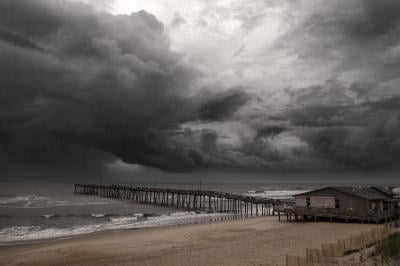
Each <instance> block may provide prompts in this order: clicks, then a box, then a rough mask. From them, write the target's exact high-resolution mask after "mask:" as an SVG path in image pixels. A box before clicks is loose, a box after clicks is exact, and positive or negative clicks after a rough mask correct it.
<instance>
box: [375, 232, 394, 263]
mask: <svg viewBox="0 0 400 266" xmlns="http://www.w3.org/2000/svg"><path fill="white" fill-rule="evenodd" d="M376 253H377V255H380V256H382V258H383V259H384V260H386V261H388V260H391V259H396V260H397V259H400V233H394V234H391V235H390V236H388V237H387V238H385V239H383V240H382V241H381V242H380V243H379V244H378V245H377V246H376Z"/></svg>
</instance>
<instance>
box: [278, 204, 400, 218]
mask: <svg viewBox="0 0 400 266" xmlns="http://www.w3.org/2000/svg"><path fill="white" fill-rule="evenodd" d="M284 212H285V213H294V214H301V215H314V216H327V217H348V218H356V219H365V220H367V219H371V220H382V219H386V218H392V217H396V216H398V212H397V211H396V210H384V211H373V210H369V211H363V210H354V209H353V210H352V209H347V210H343V209H333V208H315V207H299V206H294V207H293V208H285V210H284Z"/></svg>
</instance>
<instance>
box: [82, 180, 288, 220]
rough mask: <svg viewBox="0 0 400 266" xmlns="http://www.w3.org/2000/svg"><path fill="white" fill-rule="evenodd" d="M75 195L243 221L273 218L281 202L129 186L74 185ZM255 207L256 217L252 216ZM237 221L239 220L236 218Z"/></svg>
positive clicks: (233, 195) (230, 194)
mask: <svg viewBox="0 0 400 266" xmlns="http://www.w3.org/2000/svg"><path fill="white" fill-rule="evenodd" d="M74 193H76V194H85V195H98V196H102V197H109V198H116V199H124V200H132V201H136V202H138V203H144V204H156V205H163V206H172V207H176V208H182V209H192V210H205V211H212V212H228V213H236V214H240V217H243V215H244V216H245V217H249V216H253V214H255V215H256V216H260V215H261V216H270V215H271V207H272V209H273V211H272V215H274V214H275V206H276V205H280V204H281V203H282V202H281V201H280V200H275V199H267V198H257V197H250V196H245V195H239V194H233V193H226V192H218V191H206V190H186V189H172V188H155V187H152V188H150V187H134V186H128V185H98V184H74ZM253 204H255V205H256V206H255V207H256V209H255V213H254V212H253ZM259 205H261V210H260V209H259ZM278 213H279V212H278ZM235 217H239V215H236V216H235Z"/></svg>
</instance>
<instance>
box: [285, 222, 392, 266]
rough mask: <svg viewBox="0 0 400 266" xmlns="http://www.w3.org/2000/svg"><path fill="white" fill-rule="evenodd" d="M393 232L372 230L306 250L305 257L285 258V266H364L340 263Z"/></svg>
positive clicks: (382, 229)
mask: <svg viewBox="0 0 400 266" xmlns="http://www.w3.org/2000/svg"><path fill="white" fill-rule="evenodd" d="M392 232H393V229H392V228H389V227H383V228H374V229H372V230H370V231H367V232H362V233H361V234H359V235H351V236H350V237H349V238H347V239H339V240H338V241H337V243H330V244H322V245H321V248H320V249H312V248H307V249H306V256H286V266H322V265H323V266H350V265H351V266H361V265H362V266H364V265H368V264H366V263H362V262H361V263H360V262H357V263H354V262H345V261H340V260H338V258H340V257H343V256H345V255H347V254H350V253H352V252H355V251H359V250H362V249H365V248H368V247H370V246H372V245H375V244H376V243H377V242H378V241H380V240H382V239H384V238H386V237H387V236H388V235H389V234H391V233H392ZM375 265H380V264H375Z"/></svg>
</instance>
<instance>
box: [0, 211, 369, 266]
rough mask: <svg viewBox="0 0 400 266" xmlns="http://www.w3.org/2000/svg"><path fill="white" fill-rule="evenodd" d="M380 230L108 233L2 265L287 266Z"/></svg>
mask: <svg viewBox="0 0 400 266" xmlns="http://www.w3.org/2000/svg"><path fill="white" fill-rule="evenodd" d="M375 226H376V225H367V224H345V223H328V222H326V223H325V222H320V223H313V222H309V223H286V222H281V223H279V222H278V221H277V218H276V217H262V218H253V219H246V220H236V221H228V222H221V223H213V224H199V225H184V226H175V227H165V228H150V229H143V230H125V231H108V232H101V233H95V234H91V235H86V236H81V237H79V238H74V239H67V240H57V241H53V242H47V243H40V244H27V245H17V246H8V247H0V265H284V263H285V255H286V254H291V255H304V254H305V249H306V248H307V247H308V248H317V247H319V246H320V244H321V243H329V242H332V241H336V239H338V238H345V237H347V236H349V235H350V234H354V233H358V232H361V231H366V230H369V229H370V228H372V227H375Z"/></svg>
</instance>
